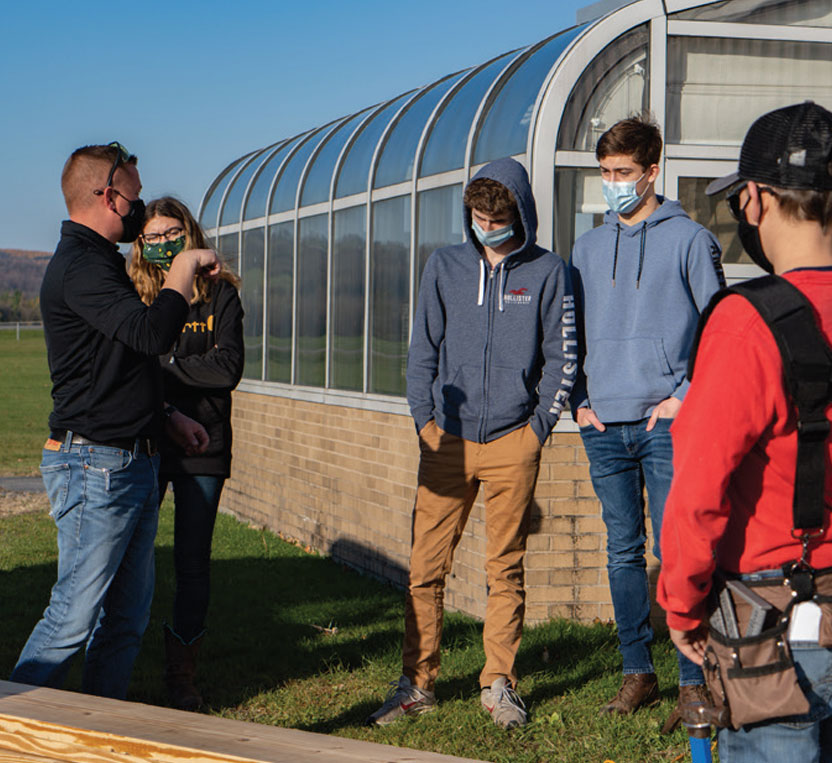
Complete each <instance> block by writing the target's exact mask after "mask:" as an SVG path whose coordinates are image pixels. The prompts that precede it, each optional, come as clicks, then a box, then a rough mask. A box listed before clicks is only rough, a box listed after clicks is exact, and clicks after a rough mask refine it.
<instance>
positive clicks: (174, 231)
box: [142, 225, 185, 244]
mask: <svg viewBox="0 0 832 763" xmlns="http://www.w3.org/2000/svg"><path fill="white" fill-rule="evenodd" d="M184 232H185V229H184V228H181V227H179V226H178V225H175V226H174V227H173V228H168V229H167V230H166V231H164V232H162V233H142V240H143V241H144V242H145V243H146V244H158V243H160V242H162V241H174V240H175V239H177V238H179V237H180V236H181V235H182V234H183V233H184Z"/></svg>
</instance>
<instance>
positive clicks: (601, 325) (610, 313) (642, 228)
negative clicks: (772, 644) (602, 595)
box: [570, 118, 724, 730]
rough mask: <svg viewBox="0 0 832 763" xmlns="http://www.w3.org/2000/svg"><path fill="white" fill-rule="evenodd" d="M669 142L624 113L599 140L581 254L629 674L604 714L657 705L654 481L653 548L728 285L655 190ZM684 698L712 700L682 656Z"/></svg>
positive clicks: (590, 451) (595, 442)
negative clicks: (692, 357) (598, 198)
mask: <svg viewBox="0 0 832 763" xmlns="http://www.w3.org/2000/svg"><path fill="white" fill-rule="evenodd" d="M661 149H662V139H661V134H660V133H659V129H658V127H656V125H654V124H652V123H651V122H650V121H649V120H646V119H645V120H643V119H638V118H634V119H625V120H622V121H621V122H618V123H616V124H615V125H613V126H612V127H611V128H610V129H609V130H608V131H607V132H605V133H604V134H603V135H602V136H601V138H600V139H599V141H598V146H597V148H596V152H595V155H596V158H597V159H598V160H599V162H600V165H601V177H602V180H603V181H604V196H605V198H606V200H607V203H608V205H609V206H610V211H609V212H607V213H606V215H605V216H604V223H603V225H601V226H599V227H598V228H595V229H594V230H591V231H589V232H587V233H585V234H584V235H583V236H581V237H580V238H579V239H578V240H577V241H576V242H575V246H574V248H573V250H572V259H571V263H570V264H571V267H570V272H571V274H572V282H573V286H574V288H575V300H576V304H577V308H578V309H577V314H578V324H579V337H580V340H581V346H580V354H581V360H582V363H581V368H580V369H579V371H578V378H577V380H576V382H575V388H574V391H573V394H572V397H571V406H572V411H573V415H574V416H575V419H576V421H577V422H578V424H579V425H580V427H581V430H580V431H581V438H582V440H583V443H584V447H585V448H586V453H587V457H588V459H589V466H590V477H591V478H592V486H593V488H594V490H595V493H596V495H597V496H598V499H599V500H600V501H601V508H602V517H603V519H604V523H605V525H606V528H607V571H608V574H609V582H610V593H611V596H612V604H613V609H614V612H615V622H616V625H617V626H618V639H619V651H620V652H621V655H622V658H623V672H624V677H623V681H622V684H621V688H620V690H619V692H618V694H617V695H616V696H615V697H614V698H613V699H612V700H611V701H610V702H608V703H607V704H605V705H604V706H603V707H602V708H601V713H602V714H606V713H612V714H629V713H632V712H635V711H636V710H637V709H638V708H639V707H641V706H644V705H650V704H653V703H655V702H657V701H658V696H659V694H658V682H657V680H656V675H655V670H654V668H653V661H652V657H651V654H650V644H651V642H652V640H653V630H652V628H651V626H650V595H649V584H648V579H647V571H646V562H645V557H644V554H645V544H646V540H647V536H646V531H645V521H644V498H643V491H644V487H645V486H646V487H647V493H648V496H649V499H650V500H649V509H650V517H651V520H652V528H653V537H654V543H653V553H654V555H655V556H656V557H657V558H658V559H661V552H660V548H659V538H660V535H661V522H662V512H663V510H664V502H665V498H666V497H667V493H668V490H669V489H670V482H671V479H672V476H673V446H672V442H671V438H670V424H671V422H672V420H673V417H674V416H675V415H676V412H677V411H678V410H679V407H680V406H681V404H682V402H681V401H682V400H683V399H684V396H685V392H686V390H687V388H688V380H687V377H686V376H685V373H686V367H687V360H688V355H689V354H690V348H691V343H692V342H693V337H694V333H695V331H696V326H697V323H698V320H699V313H700V311H701V310H703V309H704V308H705V306H706V305H707V304H708V300H709V299H710V297H711V295H712V294H713V293H714V292H715V291H716V290H717V289H719V288H720V287H721V286H723V285H724V279H723V276H722V268H721V266H720V263H719V257H720V254H721V252H720V248H719V244H718V243H717V241H716V239H715V238H714V237H713V235H712V234H711V233H710V232H709V231H707V230H706V229H705V228H703V227H702V226H701V225H699V224H698V223H695V222H694V221H693V220H691V219H690V218H689V217H688V216H687V215H686V214H685V212H684V210H683V209H682V207H681V205H680V204H679V202H678V201H669V200H668V199H665V198H663V197H661V196H657V195H656V193H655V190H654V183H655V181H656V178H657V177H658V174H659V166H658V162H659V160H660V157H661ZM678 661H679V685H680V690H679V703H678V704H677V708H676V709H675V710H674V714H673V715H672V716H671V719H670V720H669V722H668V725H667V726H666V728H667V729H668V730H669V729H670V728H672V726H673V724H674V723H676V722H677V720H678V717H679V712H680V708H681V706H682V705H684V704H686V703H688V702H696V701H707V699H708V698H707V696H706V694H705V690H704V687H703V682H704V679H703V677H702V671H701V670H700V669H699V667H698V666H697V665H695V664H694V663H692V662H691V661H690V660H689V659H687V658H686V657H684V656H683V655H682V654H681V653H680V654H679V660H678Z"/></svg>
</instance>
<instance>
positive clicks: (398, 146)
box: [373, 72, 465, 188]
mask: <svg viewBox="0 0 832 763" xmlns="http://www.w3.org/2000/svg"><path fill="white" fill-rule="evenodd" d="M464 73H465V72H459V73H458V74H454V75H453V76H451V77H448V78H446V79H444V80H442V81H441V82H439V83H437V84H436V85H433V86H432V87H431V88H430V89H429V90H426V91H425V92H424V93H422V94H421V95H420V96H419V97H418V98H417V99H416V101H415V102H413V103H412V104H410V106H409V107H408V109H407V111H406V112H405V113H404V114H403V115H402V117H401V119H400V120H399V121H398V123H397V124H396V126H395V127H394V128H393V129H392V130H391V131H390V135H389V136H388V137H387V141H386V143H385V144H384V149H383V150H382V152H381V156H380V157H379V160H378V167H377V168H376V177H375V181H374V183H373V187H374V188H381V187H383V186H386V185H393V184H394V183H402V182H404V181H405V180H410V179H411V178H412V177H413V161H414V159H415V154H416V148H417V146H418V144H419V138H420V137H421V135H422V131H423V130H424V128H425V123H426V122H427V121H428V119H429V118H430V115H431V114H432V113H433V110H434V108H436V104H437V103H439V100H440V99H441V98H442V96H443V95H445V93H447V92H448V90H450V88H451V87H453V85H454V84H456V83H457V82H458V81H459V79H460V78H461V77H462V75H463V74H464Z"/></svg>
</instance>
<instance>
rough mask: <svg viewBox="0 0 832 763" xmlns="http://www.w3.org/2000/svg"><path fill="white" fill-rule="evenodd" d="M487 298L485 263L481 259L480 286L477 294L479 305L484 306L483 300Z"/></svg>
mask: <svg viewBox="0 0 832 763" xmlns="http://www.w3.org/2000/svg"><path fill="white" fill-rule="evenodd" d="M484 296H485V261H484V260H483V259H482V257H480V286H479V291H478V292H477V305H478V306H482V300H483V297H484Z"/></svg>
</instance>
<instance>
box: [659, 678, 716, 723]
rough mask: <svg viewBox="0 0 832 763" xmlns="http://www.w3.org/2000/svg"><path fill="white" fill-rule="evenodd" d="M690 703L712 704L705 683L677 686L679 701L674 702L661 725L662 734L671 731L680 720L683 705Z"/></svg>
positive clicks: (708, 705) (707, 705)
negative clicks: (671, 709) (670, 711)
mask: <svg viewBox="0 0 832 763" xmlns="http://www.w3.org/2000/svg"><path fill="white" fill-rule="evenodd" d="M692 704H693V705H705V706H706V707H710V706H711V705H713V701H712V700H711V695H710V694H709V693H708V688H707V687H706V686H705V684H693V685H691V686H680V687H679V701H678V702H677V703H676V707H674V708H673V712H672V713H670V716H669V717H668V719H667V720H666V721H665V722H664V726H662V734H669V733H670V732H671V731H673V729H675V728H676V727H677V726H678V725H679V722H680V721H681V720H682V715H683V713H684V708H685V705H692Z"/></svg>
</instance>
